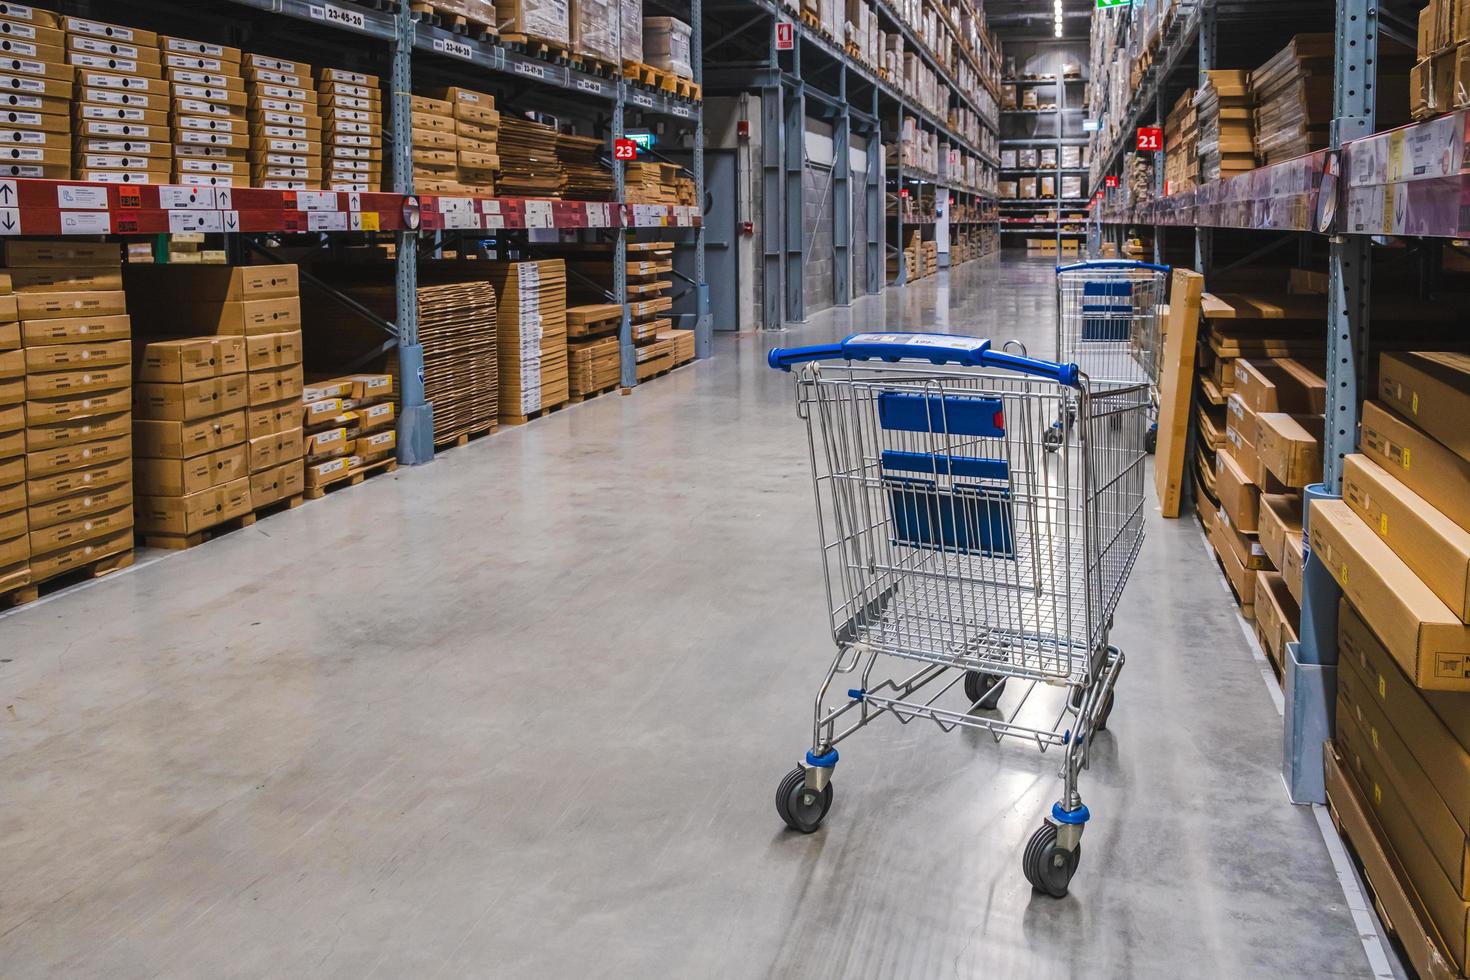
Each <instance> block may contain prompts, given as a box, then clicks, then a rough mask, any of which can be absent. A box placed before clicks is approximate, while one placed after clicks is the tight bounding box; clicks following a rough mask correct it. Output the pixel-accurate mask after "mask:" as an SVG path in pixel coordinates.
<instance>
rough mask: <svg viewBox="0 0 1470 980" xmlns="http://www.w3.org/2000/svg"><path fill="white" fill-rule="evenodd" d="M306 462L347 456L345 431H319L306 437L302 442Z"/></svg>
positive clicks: (337, 429)
mask: <svg viewBox="0 0 1470 980" xmlns="http://www.w3.org/2000/svg"><path fill="white" fill-rule="evenodd" d="M304 445H305V449H306V460H307V462H309V463H315V462H319V461H320V460H323V459H331V458H332V457H334V456H345V455H346V454H347V450H348V445H347V430H346V429H344V428H332V429H321V430H319V431H317V432H313V433H311V434H310V435H308V436H306V438H305V440H304Z"/></svg>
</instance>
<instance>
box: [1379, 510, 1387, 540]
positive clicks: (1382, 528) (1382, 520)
mask: <svg viewBox="0 0 1470 980" xmlns="http://www.w3.org/2000/svg"><path fill="white" fill-rule="evenodd" d="M1378 533H1379V534H1381V535H1383V536H1384V537H1385V538H1386V537H1388V514H1387V512H1385V513H1382V514H1379V515H1378Z"/></svg>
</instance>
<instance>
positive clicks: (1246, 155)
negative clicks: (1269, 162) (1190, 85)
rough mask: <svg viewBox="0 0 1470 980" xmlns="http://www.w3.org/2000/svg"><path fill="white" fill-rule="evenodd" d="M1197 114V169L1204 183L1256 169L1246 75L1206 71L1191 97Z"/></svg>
mask: <svg viewBox="0 0 1470 980" xmlns="http://www.w3.org/2000/svg"><path fill="white" fill-rule="evenodd" d="M1194 105H1195V111H1196V112H1197V113H1198V114H1199V168H1200V179H1201V180H1204V181H1211V180H1219V179H1221V178H1222V177H1233V176H1235V175H1236V174H1240V173H1245V172H1246V171H1248V170H1254V169H1255V167H1256V137H1255V125H1254V123H1253V122H1252V120H1251V116H1252V112H1251V109H1252V106H1253V101H1252V99H1251V93H1250V80H1249V73H1248V72H1243V71H1207V72H1205V73H1204V79H1203V81H1202V82H1201V84H1200V87H1199V91H1198V92H1197V93H1196V94H1195V98H1194Z"/></svg>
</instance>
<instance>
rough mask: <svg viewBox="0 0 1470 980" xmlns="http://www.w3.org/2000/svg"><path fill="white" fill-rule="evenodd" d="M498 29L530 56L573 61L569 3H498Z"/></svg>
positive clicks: (512, 0)
mask: <svg viewBox="0 0 1470 980" xmlns="http://www.w3.org/2000/svg"><path fill="white" fill-rule="evenodd" d="M495 26H496V28H497V29H498V30H499V31H500V37H501V40H502V41H504V42H506V43H508V44H510V45H512V46H515V47H519V48H521V49H522V50H524V51H526V52H527V53H528V54H533V55H540V56H542V57H547V58H560V59H562V60H570V59H571V55H572V48H571V11H570V9H569V7H568V0H495Z"/></svg>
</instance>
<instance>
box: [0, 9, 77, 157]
mask: <svg viewBox="0 0 1470 980" xmlns="http://www.w3.org/2000/svg"><path fill="white" fill-rule="evenodd" d="M12 6H13V5H3V6H0V29H3V33H0V37H3V42H0V86H3V88H4V90H5V106H4V108H5V110H6V111H5V113H4V114H3V116H0V141H3V143H4V148H3V149H0V176H5V177H70V176H71V151H72V137H71V122H70V118H69V113H70V100H71V98H72V93H73V91H74V89H73V81H72V75H73V71H72V69H71V67H70V66H69V65H68V64H67V60H66V55H65V52H64V45H65V36H64V35H63V33H62V32H61V31H60V30H58V29H57V26H56V25H57V23H58V22H57V20H56V15H55V14H53V13H50V12H49V11H44V10H31V9H30V8H15V9H12Z"/></svg>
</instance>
